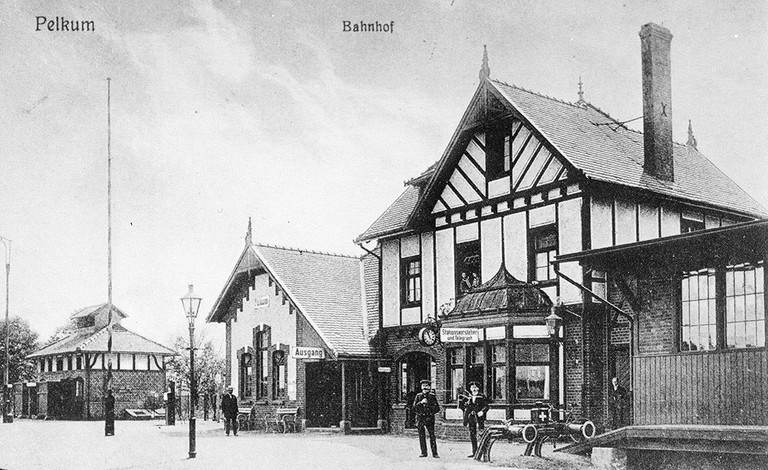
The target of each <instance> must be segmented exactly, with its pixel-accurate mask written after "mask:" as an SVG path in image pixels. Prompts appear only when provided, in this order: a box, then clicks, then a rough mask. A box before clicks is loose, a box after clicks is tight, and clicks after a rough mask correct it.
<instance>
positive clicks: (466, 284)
mask: <svg viewBox="0 0 768 470" xmlns="http://www.w3.org/2000/svg"><path fill="white" fill-rule="evenodd" d="M479 285H480V240H475V241H471V242H467V243H462V244H460V245H456V292H457V296H459V297H460V296H462V295H464V294H466V293H467V292H469V291H470V290H472V289H473V288H475V287H477V286H479Z"/></svg>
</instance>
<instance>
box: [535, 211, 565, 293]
mask: <svg viewBox="0 0 768 470" xmlns="http://www.w3.org/2000/svg"><path fill="white" fill-rule="evenodd" d="M550 233H552V234H554V237H555V245H554V249H552V248H551V247H547V248H546V249H544V248H538V247H537V246H536V240H537V237H540V236H544V235H546V234H550ZM559 237H560V233H559V231H558V226H557V223H552V224H546V225H541V226H537V227H530V228H529V229H528V279H529V282H536V283H538V284H539V285H543V286H550V285H556V284H557V273H555V268H554V266H553V265H552V260H553V259H554V258H555V257H556V256H557V255H558V253H559V252H560V238H559ZM552 252H554V253H552ZM539 253H546V254H547V260H548V262H547V274H548V276H549V275H551V276H552V277H547V279H539V278H538V269H539V266H538V265H537V264H536V261H537V258H538V257H537V255H538V254H539Z"/></svg>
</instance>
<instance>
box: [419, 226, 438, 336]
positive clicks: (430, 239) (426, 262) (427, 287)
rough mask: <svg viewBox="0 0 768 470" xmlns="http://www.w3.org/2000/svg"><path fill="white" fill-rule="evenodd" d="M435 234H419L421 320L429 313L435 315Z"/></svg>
mask: <svg viewBox="0 0 768 470" xmlns="http://www.w3.org/2000/svg"><path fill="white" fill-rule="evenodd" d="M434 238H435V235H434V233H432V232H425V233H423V234H421V312H422V313H421V315H422V317H423V318H422V321H423V320H426V318H427V317H428V316H429V315H432V316H433V317H436V315H435V313H436V305H435V247H434V243H435V240H434Z"/></svg>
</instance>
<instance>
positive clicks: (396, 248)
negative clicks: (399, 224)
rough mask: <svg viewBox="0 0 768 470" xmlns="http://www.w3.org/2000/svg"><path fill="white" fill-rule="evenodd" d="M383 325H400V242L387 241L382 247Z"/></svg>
mask: <svg viewBox="0 0 768 470" xmlns="http://www.w3.org/2000/svg"><path fill="white" fill-rule="evenodd" d="M381 290H382V309H383V310H384V311H383V312H382V325H383V326H395V325H398V324H400V242H399V241H398V240H385V241H384V242H382V246H381Z"/></svg>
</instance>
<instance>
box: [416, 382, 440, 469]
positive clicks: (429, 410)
mask: <svg viewBox="0 0 768 470" xmlns="http://www.w3.org/2000/svg"><path fill="white" fill-rule="evenodd" d="M413 411H414V413H415V414H416V427H417V428H418V430H419V445H420V446H421V455H420V457H426V456H427V437H426V432H427V431H428V432H429V444H430V446H431V447H432V457H434V458H436V459H437V458H440V456H439V455H437V440H436V439H435V413H437V412H438V411H440V405H439V404H438V403H437V397H435V394H434V393H433V392H432V384H431V383H430V381H429V380H422V381H421V393H419V394H417V395H416V398H414V400H413Z"/></svg>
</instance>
